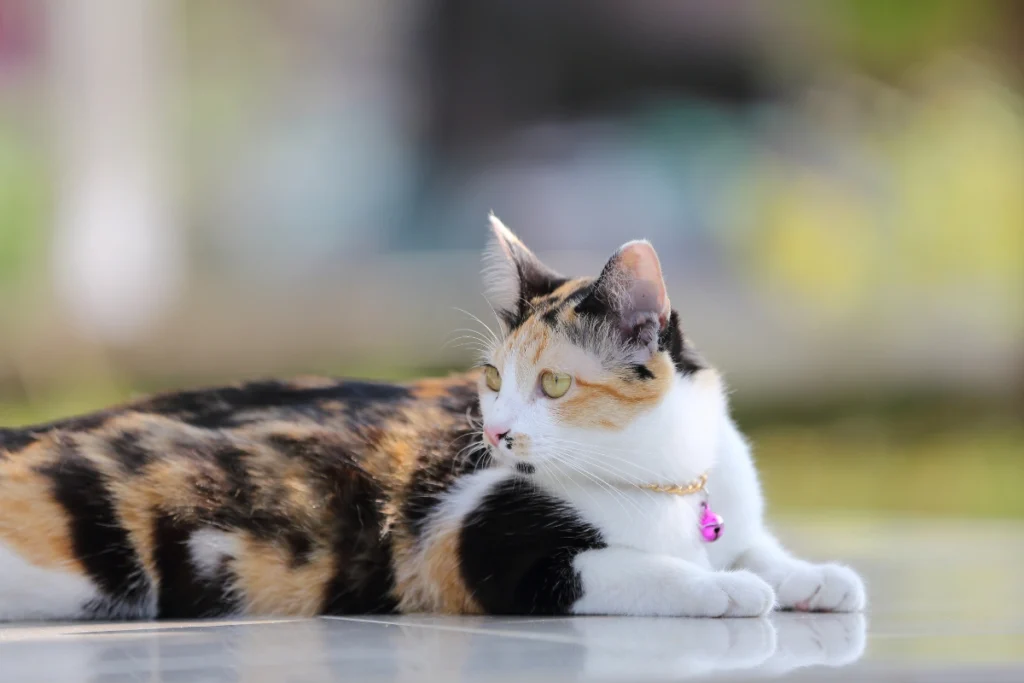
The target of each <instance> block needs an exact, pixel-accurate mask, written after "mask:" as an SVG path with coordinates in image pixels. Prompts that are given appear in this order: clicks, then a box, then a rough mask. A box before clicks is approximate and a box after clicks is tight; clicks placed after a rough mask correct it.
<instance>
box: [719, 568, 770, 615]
mask: <svg viewBox="0 0 1024 683" xmlns="http://www.w3.org/2000/svg"><path fill="white" fill-rule="evenodd" d="M715 586H716V588H717V589H718V590H719V591H721V592H722V593H724V595H725V597H726V605H725V610H724V612H721V613H720V614H719V616H723V617H761V616H764V615H765V614H768V612H770V611H771V610H772V608H773V607H774V606H775V591H773V590H772V587H771V586H769V585H768V583H767V582H765V581H764V579H762V578H761V577H759V576H757V575H756V574H754V573H752V572H748V571H735V572H720V573H717V574H715Z"/></svg>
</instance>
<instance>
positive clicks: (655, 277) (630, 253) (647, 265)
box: [619, 242, 672, 324]
mask: <svg viewBox="0 0 1024 683" xmlns="http://www.w3.org/2000/svg"><path fill="white" fill-rule="evenodd" d="M619 269H620V273H621V274H622V275H623V280H624V282H625V284H626V291H627V293H628V295H629V297H630V299H631V301H630V302H629V305H630V306H631V307H632V308H633V310H634V311H637V312H649V313H651V314H653V315H656V316H658V319H659V321H660V322H661V323H662V324H664V323H665V321H666V320H667V319H668V316H669V314H670V313H671V310H672V306H671V304H670V303H669V300H668V291H666V289H665V280H664V278H663V277H662V274H661V263H660V262H659V261H658V254H657V253H656V252H655V251H654V247H652V246H651V245H650V244H648V243H647V242H630V243H628V244H626V245H625V246H623V247H622V249H621V250H620V252H619Z"/></svg>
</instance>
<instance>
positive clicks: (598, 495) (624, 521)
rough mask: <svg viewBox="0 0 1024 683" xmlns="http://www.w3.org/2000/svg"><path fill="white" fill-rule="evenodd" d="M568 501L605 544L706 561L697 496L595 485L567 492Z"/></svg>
mask: <svg viewBox="0 0 1024 683" xmlns="http://www.w3.org/2000/svg"><path fill="white" fill-rule="evenodd" d="M564 495H565V494H564V492H563V496H564ZM568 502H570V503H571V505H572V506H573V507H574V508H575V509H576V510H577V511H578V513H579V515H580V516H581V517H582V518H583V520H584V521H586V522H588V523H590V524H591V525H593V526H594V527H595V528H597V529H598V530H599V531H600V533H601V535H602V537H603V539H604V541H605V542H606V543H608V544H609V545H616V546H626V547H631V548H636V549H637V550H642V551H645V552H650V553H657V554H664V555H673V556H676V557H680V558H683V559H686V560H691V561H694V562H698V563H701V564H706V563H707V553H706V551H705V548H704V543H703V542H702V541H701V537H700V531H699V525H698V511H699V506H700V499H699V497H696V496H685V497H680V496H672V495H667V494H663V493H655V492H649V491H642V490H619V489H614V490H613V489H597V488H596V487H595V488H593V489H591V488H586V489H580V490H578V491H576V492H574V493H572V494H570V495H569V496H568Z"/></svg>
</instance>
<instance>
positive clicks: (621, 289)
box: [576, 240, 672, 354]
mask: <svg viewBox="0 0 1024 683" xmlns="http://www.w3.org/2000/svg"><path fill="white" fill-rule="evenodd" d="M576 311H577V312H578V313H581V314H592V315H601V316H605V317H607V318H610V319H611V321H612V323H613V325H614V326H615V328H616V329H617V330H618V331H619V332H620V333H621V335H622V341H623V342H625V343H627V344H630V345H633V346H635V347H636V348H637V350H644V351H646V352H649V353H650V354H654V353H655V352H657V350H658V335H659V334H660V332H661V330H662V329H663V328H664V327H665V325H667V324H668V322H669V317H670V316H671V314H672V304H671V303H670V302H669V299H668V291H667V290H666V289H665V280H664V278H663V277H662V274H661V262H660V261H659V260H658V254H657V253H656V252H655V251H654V247H652V246H651V244H650V242H648V241H646V240H637V241H635V242H627V243H626V244H624V245H622V247H620V248H619V250H618V251H617V252H615V255H613V256H612V257H611V259H609V261H608V263H607V264H605V267H604V269H603V270H602V271H601V275H600V276H599V277H598V278H597V280H596V281H595V282H594V288H593V290H592V291H591V293H590V294H589V295H588V296H587V297H586V298H585V299H584V300H583V301H581V302H580V303H579V304H578V305H577V306H576Z"/></svg>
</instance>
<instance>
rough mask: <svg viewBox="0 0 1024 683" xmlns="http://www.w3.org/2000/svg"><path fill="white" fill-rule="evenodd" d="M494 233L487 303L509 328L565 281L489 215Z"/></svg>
mask: <svg viewBox="0 0 1024 683" xmlns="http://www.w3.org/2000/svg"><path fill="white" fill-rule="evenodd" d="M490 221H491V232H492V233H493V235H492V237H491V241H490V243H489V244H488V245H487V249H486V250H485V251H484V270H483V278H484V290H485V293H486V295H487V300H488V301H489V302H490V303H491V305H492V306H494V308H495V310H496V311H497V313H498V315H499V316H501V318H502V320H503V321H504V322H505V323H506V324H508V325H509V326H512V327H514V326H515V325H516V324H517V323H518V322H521V321H522V319H523V318H524V317H525V316H526V311H527V309H528V308H529V302H530V300H531V299H534V298H536V297H538V296H544V295H545V294H550V293H551V292H552V291H554V290H555V289H557V288H558V287H559V286H560V285H562V284H563V283H564V282H565V281H566V279H565V278H564V277H562V276H561V275H559V274H558V273H556V272H555V271H553V270H551V269H550V268H548V267H547V266H546V265H544V264H543V263H542V262H541V261H540V259H538V258H537V257H536V256H534V255H533V252H531V251H530V250H529V249H527V248H526V245H524V244H523V243H522V242H521V241H520V240H519V238H518V237H516V236H515V235H514V234H513V233H512V231H511V230H509V229H508V228H507V227H505V224H504V223H502V222H501V221H500V220H499V219H498V217H497V216H495V215H494V214H493V213H492V214H491V215H490Z"/></svg>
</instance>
